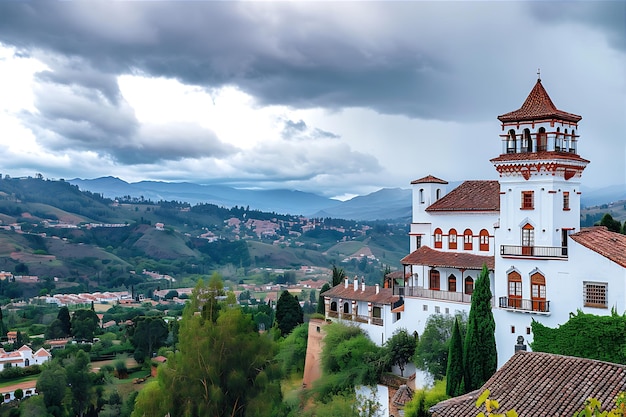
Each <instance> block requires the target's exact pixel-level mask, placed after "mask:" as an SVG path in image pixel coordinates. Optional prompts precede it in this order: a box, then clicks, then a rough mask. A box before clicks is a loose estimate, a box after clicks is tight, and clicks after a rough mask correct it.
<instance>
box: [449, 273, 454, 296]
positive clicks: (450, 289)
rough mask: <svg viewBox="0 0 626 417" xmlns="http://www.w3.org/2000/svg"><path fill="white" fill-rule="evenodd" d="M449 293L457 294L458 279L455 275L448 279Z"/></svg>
mask: <svg viewBox="0 0 626 417" xmlns="http://www.w3.org/2000/svg"><path fill="white" fill-rule="evenodd" d="M448 291H450V292H456V277H455V276H454V274H450V276H449V277H448Z"/></svg>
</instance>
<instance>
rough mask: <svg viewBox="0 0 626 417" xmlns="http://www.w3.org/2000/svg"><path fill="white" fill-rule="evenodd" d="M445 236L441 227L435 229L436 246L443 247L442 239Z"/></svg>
mask: <svg viewBox="0 0 626 417" xmlns="http://www.w3.org/2000/svg"><path fill="white" fill-rule="evenodd" d="M442 236H443V232H442V231H441V229H440V228H436V229H435V234H434V240H435V248H436V249H441V239H442Z"/></svg>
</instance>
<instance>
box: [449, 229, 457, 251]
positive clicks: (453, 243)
mask: <svg viewBox="0 0 626 417" xmlns="http://www.w3.org/2000/svg"><path fill="white" fill-rule="evenodd" d="M448 249H456V229H450V231H449V232H448Z"/></svg>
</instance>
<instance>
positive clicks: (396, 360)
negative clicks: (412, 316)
mask: <svg viewBox="0 0 626 417" xmlns="http://www.w3.org/2000/svg"><path fill="white" fill-rule="evenodd" d="M415 345H416V343H415V338H414V337H413V336H410V335H409V334H408V332H407V331H406V329H398V330H396V331H395V332H394V333H393V335H392V336H391V337H390V338H389V339H388V340H387V342H385V350H386V351H385V354H386V355H387V360H388V361H389V364H391V365H395V366H397V367H398V368H400V376H404V367H405V366H406V364H407V363H409V361H410V360H411V358H412V357H413V355H414V354H415Z"/></svg>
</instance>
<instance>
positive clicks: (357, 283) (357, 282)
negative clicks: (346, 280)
mask: <svg viewBox="0 0 626 417" xmlns="http://www.w3.org/2000/svg"><path fill="white" fill-rule="evenodd" d="M358 289H359V278H358V277H354V291H357V290H358Z"/></svg>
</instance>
